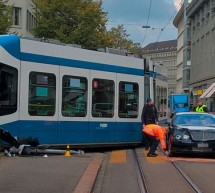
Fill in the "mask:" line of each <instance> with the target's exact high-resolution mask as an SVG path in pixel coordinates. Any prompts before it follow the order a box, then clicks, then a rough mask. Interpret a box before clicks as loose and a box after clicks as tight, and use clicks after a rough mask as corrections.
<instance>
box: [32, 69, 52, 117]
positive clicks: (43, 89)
mask: <svg viewBox="0 0 215 193" xmlns="http://www.w3.org/2000/svg"><path fill="white" fill-rule="evenodd" d="M55 103H56V77H55V75H54V74H50V73H42V72H31V73H30V75H29V105H28V112H29V114H30V115H31V116H54V114H55Z"/></svg>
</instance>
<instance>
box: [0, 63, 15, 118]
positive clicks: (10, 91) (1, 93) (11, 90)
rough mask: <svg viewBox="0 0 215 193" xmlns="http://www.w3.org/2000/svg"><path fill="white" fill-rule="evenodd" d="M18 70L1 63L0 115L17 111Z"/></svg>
mask: <svg viewBox="0 0 215 193" xmlns="http://www.w3.org/2000/svg"><path fill="white" fill-rule="evenodd" d="M17 82H18V70H17V69H15V68H13V67H10V66H7V65H4V64H0V116H3V115H9V114H12V113H15V112H16V111H17V89H18V86H17Z"/></svg>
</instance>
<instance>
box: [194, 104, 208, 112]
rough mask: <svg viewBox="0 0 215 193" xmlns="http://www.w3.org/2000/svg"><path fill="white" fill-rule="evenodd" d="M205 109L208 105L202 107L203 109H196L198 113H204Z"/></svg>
mask: <svg viewBox="0 0 215 193" xmlns="http://www.w3.org/2000/svg"><path fill="white" fill-rule="evenodd" d="M204 107H206V105H202V106H201V107H199V106H198V107H196V112H198V113H204V109H203V108H204Z"/></svg>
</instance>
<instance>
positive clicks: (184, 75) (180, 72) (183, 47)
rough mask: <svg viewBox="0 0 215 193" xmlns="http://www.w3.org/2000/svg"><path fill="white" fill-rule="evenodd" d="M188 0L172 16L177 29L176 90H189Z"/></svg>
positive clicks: (189, 41)
mask: <svg viewBox="0 0 215 193" xmlns="http://www.w3.org/2000/svg"><path fill="white" fill-rule="evenodd" d="M189 3H190V1H188V0H184V3H183V5H182V7H181V8H180V10H179V12H178V13H177V15H176V17H175V18H174V21H173V24H174V26H175V27H176V28H177V29H178V38H177V79H176V87H177V88H176V92H177V93H183V92H187V93H189V92H190V88H189V82H190V65H191V48H190V44H191V39H190V20H188V18H187V16H186V7H187V6H188V5H189Z"/></svg>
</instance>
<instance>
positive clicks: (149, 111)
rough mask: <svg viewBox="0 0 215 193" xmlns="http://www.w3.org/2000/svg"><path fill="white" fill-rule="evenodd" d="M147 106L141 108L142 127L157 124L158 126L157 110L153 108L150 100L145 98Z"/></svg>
mask: <svg viewBox="0 0 215 193" xmlns="http://www.w3.org/2000/svg"><path fill="white" fill-rule="evenodd" d="M146 102H147V104H146V105H145V106H144V107H143V110H142V116H141V119H142V125H143V126H145V125H148V124H157V125H158V113H157V109H156V107H155V106H154V104H153V102H152V99H151V98H147V100H146Z"/></svg>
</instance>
